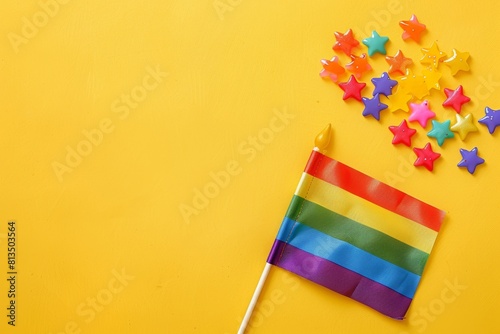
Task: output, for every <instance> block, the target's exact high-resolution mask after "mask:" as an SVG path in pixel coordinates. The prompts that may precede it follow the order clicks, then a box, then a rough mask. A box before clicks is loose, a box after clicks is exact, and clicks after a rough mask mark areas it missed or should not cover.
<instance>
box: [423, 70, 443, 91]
mask: <svg viewBox="0 0 500 334" xmlns="http://www.w3.org/2000/svg"><path fill="white" fill-rule="evenodd" d="M422 76H423V77H424V82H425V86H426V87H427V90H429V91H430V90H431V89H435V90H441V85H440V84H439V79H441V76H442V74H441V72H439V71H438V70H437V69H435V68H432V67H429V68H425V69H423V70H422Z"/></svg>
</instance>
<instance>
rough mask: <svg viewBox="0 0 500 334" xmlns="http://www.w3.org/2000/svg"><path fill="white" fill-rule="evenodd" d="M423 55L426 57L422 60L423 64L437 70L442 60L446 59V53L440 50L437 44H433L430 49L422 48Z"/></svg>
mask: <svg viewBox="0 0 500 334" xmlns="http://www.w3.org/2000/svg"><path fill="white" fill-rule="evenodd" d="M422 53H423V54H424V56H423V57H422V58H421V59H420V62H421V63H422V64H429V65H431V66H432V67H434V68H437V67H438V65H439V62H440V61H441V59H443V58H445V57H446V53H444V52H443V51H440V50H439V47H438V45H437V43H436V42H434V43H432V46H431V47H430V48H429V49H425V48H422Z"/></svg>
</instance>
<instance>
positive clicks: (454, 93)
mask: <svg viewBox="0 0 500 334" xmlns="http://www.w3.org/2000/svg"><path fill="white" fill-rule="evenodd" d="M444 93H445V94H446V97H447V99H446V100H445V101H444V102H443V106H445V107H452V108H453V109H455V111H456V112H457V113H460V112H461V111H462V104H465V103H467V102H469V101H470V98H469V97H468V96H465V95H464V89H463V87H462V85H460V86H458V88H457V89H455V90H452V89H448V88H445V89H444Z"/></svg>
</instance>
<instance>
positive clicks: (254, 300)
mask: <svg viewBox="0 0 500 334" xmlns="http://www.w3.org/2000/svg"><path fill="white" fill-rule="evenodd" d="M269 270H271V264H270V263H268V262H266V266H265V267H264V270H263V271H262V274H261V275H260V279H259V283H257V287H256V288H255V291H254V292H253V296H252V299H251V300H250V304H248V308H247V312H246V313H245V317H244V318H243V321H242V322H241V325H240V329H238V334H245V329H246V328H247V326H248V322H249V321H250V317H251V316H252V313H253V309H254V308H255V304H257V300H259V296H260V293H261V291H262V288H263V287H264V283H265V282H266V279H267V275H268V274H269Z"/></svg>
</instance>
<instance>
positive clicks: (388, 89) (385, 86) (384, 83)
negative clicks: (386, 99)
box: [372, 72, 398, 96]
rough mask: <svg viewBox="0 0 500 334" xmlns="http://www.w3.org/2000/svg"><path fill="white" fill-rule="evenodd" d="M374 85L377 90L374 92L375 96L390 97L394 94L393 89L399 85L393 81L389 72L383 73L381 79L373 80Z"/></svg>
mask: <svg viewBox="0 0 500 334" xmlns="http://www.w3.org/2000/svg"><path fill="white" fill-rule="evenodd" d="M372 82H373V84H374V85H375V89H374V90H373V95H374V96H375V95H377V94H382V95H385V96H389V95H391V94H392V88H393V87H394V86H396V85H397V84H398V82H397V81H396V80H392V79H391V78H390V77H389V74H387V72H384V73H382V75H381V76H380V78H373V79H372Z"/></svg>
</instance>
